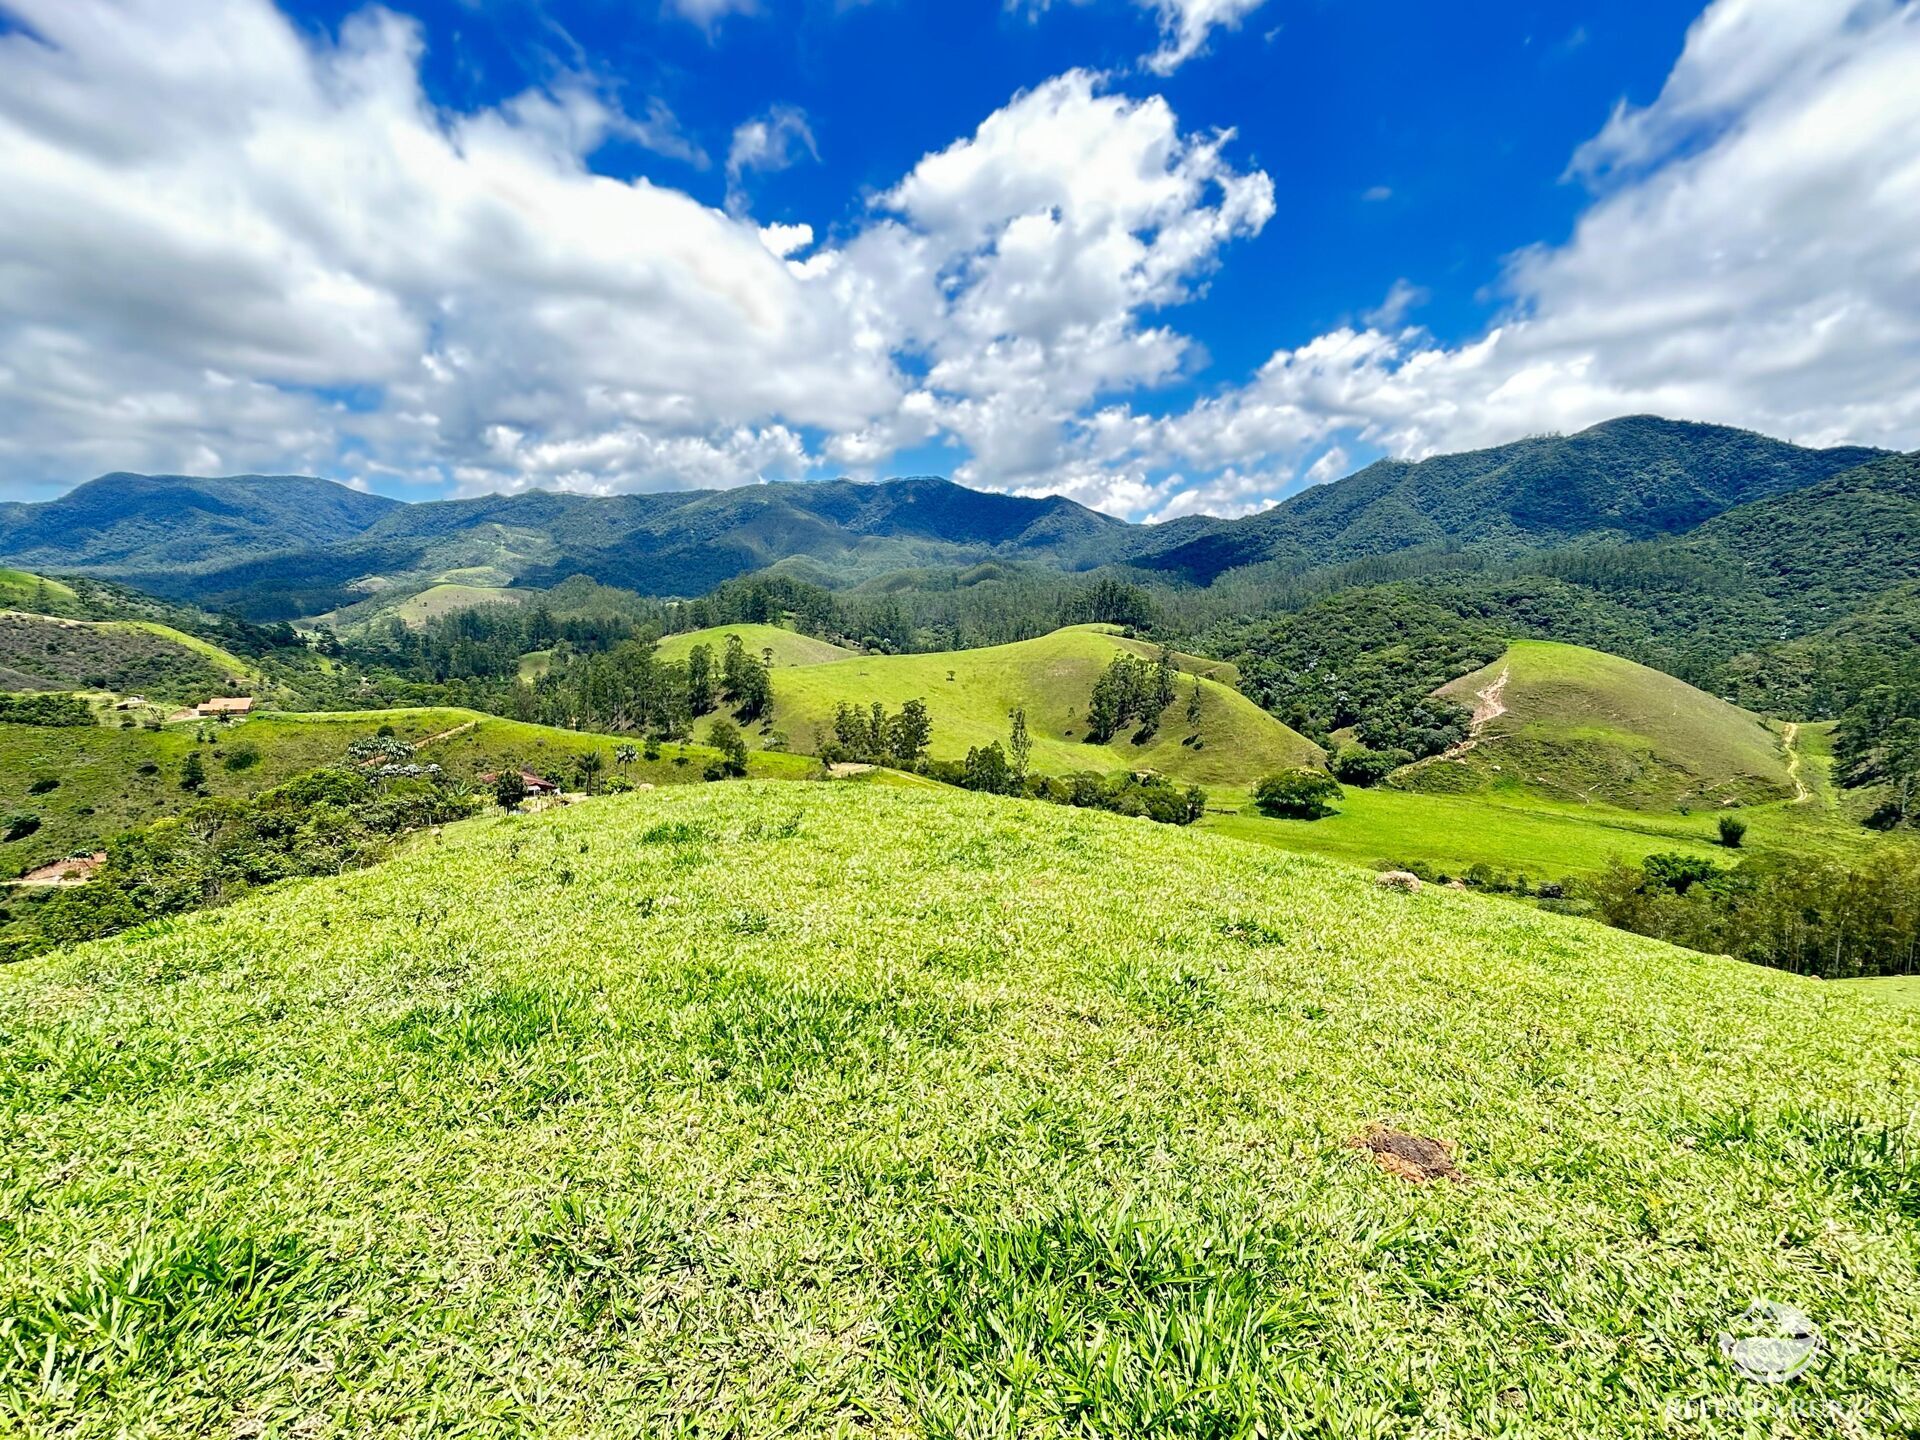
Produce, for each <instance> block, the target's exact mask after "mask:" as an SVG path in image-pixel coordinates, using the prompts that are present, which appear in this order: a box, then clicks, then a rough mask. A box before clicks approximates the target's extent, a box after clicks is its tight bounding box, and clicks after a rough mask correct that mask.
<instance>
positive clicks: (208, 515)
mask: <svg viewBox="0 0 1920 1440" xmlns="http://www.w3.org/2000/svg"><path fill="white" fill-rule="evenodd" d="M399 505H400V502H399V501H397V500H388V499H385V498H384V497H382V496H379V495H368V494H364V493H362V492H361V491H358V490H353V489H350V488H348V487H347V486H345V485H337V484H335V483H333V482H332V481H330V480H316V479H313V478H311V477H309V476H304V475H234V476H227V477H224V478H218V479H213V478H202V477H199V476H192V475H129V474H124V473H122V474H113V475H103V476H101V477H100V478H99V479H97V480H90V481H88V482H87V483H86V484H84V485H80V486H76V487H75V488H74V489H72V490H70V491H68V492H67V493H66V494H65V495H63V496H61V497H60V498H59V499H57V500H49V501H47V502H45V503H44V504H39V505H28V504H19V503H14V504H9V505H0V554H4V555H6V556H7V557H8V558H9V559H11V560H13V561H14V562H16V563H19V564H22V565H26V566H28V567H30V568H33V569H42V570H44V569H51V570H61V571H69V570H70V571H92V572H98V573H102V574H107V575H122V576H133V575H139V574H153V575H162V576H164V575H165V574H167V573H168V572H169V571H193V570H200V569H205V568H206V567H207V566H209V565H210V564H232V563H233V562H234V561H236V560H241V559H245V558H248V557H252V556H259V555H266V554H271V553H273V552H276V551H285V550H289V549H293V548H297V547H305V546H315V545H329V544H335V543H338V542H341V541H344V540H349V539H352V538H355V537H357V536H359V535H360V534H361V533H362V532H364V531H365V530H366V528H367V527H368V526H369V525H371V524H372V523H373V522H374V521H375V520H377V519H378V518H379V517H380V516H381V515H383V514H385V513H386V512H388V511H389V510H392V509H394V508H396V507H397V506H399Z"/></svg>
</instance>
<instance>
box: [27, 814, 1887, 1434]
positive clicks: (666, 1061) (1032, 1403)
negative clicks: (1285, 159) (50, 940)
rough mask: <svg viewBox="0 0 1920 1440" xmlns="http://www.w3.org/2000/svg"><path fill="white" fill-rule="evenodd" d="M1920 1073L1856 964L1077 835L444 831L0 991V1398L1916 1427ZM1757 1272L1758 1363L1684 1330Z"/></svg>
mask: <svg viewBox="0 0 1920 1440" xmlns="http://www.w3.org/2000/svg"><path fill="white" fill-rule="evenodd" d="M1147 898H1150V899H1151V903H1143V899H1147ZM1916 1062H1920V1013H1915V1012H1911V1011H1908V1010H1906V1009H1902V1008H1899V1007H1895V1006H1890V1005H1885V1004H1879V1003H1875V1002H1874V1001H1873V1000H1872V999H1871V998H1869V997H1866V996H1863V995H1861V994H1859V993H1858V992H1857V991H1856V990H1855V989H1854V988H1852V987H1847V986H1841V985H1834V984H1827V985H1822V984H1818V983H1815V982H1810V981H1805V980H1801V979H1798V978H1796V977H1793V976H1790V975H1786V974H1783V973H1779V972H1773V971H1767V970H1760V969H1754V968H1750V967H1746V966H1743V965H1740V964H1737V963H1735V962H1732V961H1727V960H1724V959H1720V958H1715V957H1710V956H1703V955H1697V954H1692V953H1688V952H1684V951H1680V950H1676V949H1672V948H1670V947H1667V946H1665V945H1661V944H1659V943H1656V942H1652V941H1647V940H1642V939H1639V938H1637V937H1634V936H1630V935H1625V934H1621V933H1617V932H1613V931H1609V930H1606V929H1603V928H1601V927H1599V926H1596V925H1591V924H1587V923H1584V922H1580V921H1576V920H1571V919H1567V918H1565V917H1560V916H1554V915H1548V914H1543V913H1539V912H1537V911H1533V910H1530V909H1528V908H1526V907H1522V906H1517V905H1512V904H1507V903H1502V902H1499V901H1492V900H1484V899H1481V898H1479V897H1475V896H1468V895H1456V894H1452V893H1449V892H1447V891H1445V890H1440V889H1431V888H1430V889H1428V890H1426V891H1424V892H1423V893H1421V894H1419V895H1412V896H1409V895H1402V894H1397V893H1391V892H1387V891H1383V890H1381V889H1379V888H1378V887H1376V886H1374V885H1373V884H1372V883H1370V881H1369V878H1368V877H1367V876H1366V875H1364V874H1362V873H1360V872H1358V871H1355V870H1352V869H1350V868H1347V867H1344V866H1338V865H1333V864H1329V863H1327V862H1324V861H1321V860H1316V859H1312V858H1307V857H1300V856H1294V855H1289V854H1286V853H1284V852H1281V851H1278V850H1275V849H1272V848H1263V847H1259V846H1252V845H1244V844H1240V843H1237V842H1235V841H1233V840H1230V839H1228V838H1225V837H1221V836H1212V835H1205V834H1199V835H1196V834H1192V833H1188V832H1182V831H1175V830H1171V829H1169V828H1167V827H1162V826H1156V825H1151V824H1141V823H1138V822H1134V821H1128V820H1123V819H1120V818H1118V817H1114V816H1109V815H1104V814H1099V813H1095V812H1088V811H1075V810H1068V809H1063V808H1058V807H1051V806H1045V805H1041V804H1034V803H1026V802H1010V801H1001V800H993V799H989V798H986V797H981V796H974V795H969V794H961V793H955V792H952V791H944V792H940V793H934V792H931V791H919V790H912V789H893V788H884V787H878V786H853V787H837V786H794V785H768V784H722V785H708V786H694V787H678V788H674V789H662V790H657V791H653V792H649V793H645V794H633V795H626V796H620V797H611V798H607V799H602V800H594V801H589V802H587V803H585V804H582V805H579V806H576V807H573V808H571V809H568V810H564V811H556V812H550V813H547V814H543V815H538V816H516V817H495V818H488V819H481V820H475V821H471V822H465V823H462V824H458V825H453V826H449V827H447V829H446V831H445V833H444V835H443V836H438V837H435V836H420V837H416V839H415V840H414V841H412V842H410V843H409V845H408V846H407V847H405V849H404V850H403V852H402V853H401V854H400V855H399V856H397V857H396V858H395V859H393V860H391V861H390V862H388V863H386V864H384V865H382V866H379V867H376V868H374V869H371V870H367V871H360V872H354V873H350V874H346V875H343V876H339V877H335V878H327V879H323V880H310V881H293V882H289V883H285V884H283V885H281V886H277V887H274V888H272V889H270V890H267V891H263V892H261V893H258V894H255V895H253V896H251V897H248V898H246V899H243V900H241V901H240V902H239V903H237V904H235V905H233V906H232V907H230V908H227V909H224V910H220V911H216V912H210V913H204V914H198V915H191V916H187V917H184V918H181V919H177V920H172V921H168V922H166V923H165V924H162V925H157V926H154V927H151V928H150V929H148V930H145V931H136V932H132V933H129V934H127V935H123V936H120V937H117V938H116V939H114V940H111V941H105V942H98V943H95V944H92V945H87V946H81V947H77V948H75V949H72V950H69V951H66V952H62V953H56V954H53V955H49V956H45V957H42V958H40V959H37V960H31V961H27V962H24V963H22V964H19V965H16V966H13V967H9V968H7V969H4V970H0V1115H4V1117H5V1123H6V1125H7V1135H8V1143H7V1147H6V1151H5V1155H6V1160H5V1167H6V1169H5V1176H6V1187H7V1194H8V1195H9V1196H11V1197H12V1199H11V1201H10V1203H9V1205H8V1206H7V1212H6V1213H7V1216H8V1219H7V1223H6V1224H5V1225H0V1327H4V1328H3V1329H0V1416H4V1417H5V1421H4V1427H3V1428H5V1429H6V1430H7V1431H8V1432H9V1433H12V1434H18V1435H20V1436H22V1437H26V1440H39V1437H51V1436H54V1435H59V1436H69V1437H95V1436H98V1437H118V1436H122V1435H154V1436H159V1435H169V1436H171V1435H184V1434H220V1435H231V1434H253V1435H274V1436H281V1435H285V1436H293V1435H298V1436H302V1437H306V1436H325V1435H334V1434H343V1435H344V1434H355V1435H381V1436H409V1435H421V1436H424V1435H441V1434H447V1433H450V1432H451V1431H458V1433H461V1434H463V1435H470V1436H492V1435H523V1434H529V1433H538V1434H541V1435H544V1436H551V1437H569V1440H570V1437H596V1440H598V1437H607V1440H613V1437H620V1440H626V1437H631V1436H634V1435H653V1434H696V1433H698V1434H731V1435H740V1436H762V1435H766V1436H771V1435H783V1436H814V1435H822V1436H826V1435H835V1436H838V1435H853V1434H862V1435H903V1436H904V1435H920V1434H934V1435H956V1436H957V1435H968V1436H973V1435H981V1436H1012V1435H1021V1436H1047V1437H1055V1436H1058V1437H1065V1436H1069V1435H1072V1436H1087V1435H1111V1436H1118V1435H1138V1434H1156V1435H1176V1434H1178V1435H1196V1436H1229V1435H1252V1434H1261V1435H1266V1436H1270V1437H1276V1440H1280V1437H1307V1436H1317V1437H1319V1436H1341V1437H1356V1440H1386V1437H1396V1440H1397V1437H1404V1436H1409V1435H1426V1436H1442V1435H1473V1436H1515V1437H1518V1436H1527V1437H1536V1436H1547V1437H1568V1440H1604V1437H1629V1436H1633V1437H1639V1436H1645V1435H1649V1434H1673V1435H1685V1436H1718V1435H1761V1434H1815V1433H1821V1434H1826V1433H1831V1434H1850V1435H1893V1434H1898V1433H1903V1432H1904V1431H1905V1430H1906V1428H1907V1427H1908V1426H1909V1424H1910V1422H1911V1419H1912V1417H1913V1416H1914V1415H1915V1414H1916V1413H1920V1371H1917V1370H1916V1367H1915V1366H1914V1364H1913V1363H1912V1362H1913V1360H1914V1357H1915V1356H1916V1355H1920V1227H1917V1226H1916V1224H1915V1221H1916V1219H1917V1218H1920V1161H1916V1159H1915V1152H1914V1150H1913V1148H1912V1144H1911V1140H1910V1137H1909V1135H1908V1130H1907V1127H1908V1126H1910V1124H1911V1123H1912V1118H1913V1116H1914V1114H1915V1112H1916V1109H1917V1108H1920V1063H1916ZM1376 1126H1386V1127H1390V1128H1392V1129H1395V1130H1398V1131H1402V1132H1405V1133H1408V1134H1411V1135H1415V1136H1421V1137H1428V1138H1432V1139H1434V1140H1437V1141H1444V1142H1446V1144H1447V1145H1448V1146H1449V1147H1451V1156H1452V1161H1453V1163H1454V1164H1455V1165H1457V1167H1458V1171H1459V1174H1460V1178H1459V1179H1458V1180H1452V1179H1444V1178H1443V1179H1435V1180H1431V1181H1429V1182H1427V1183H1424V1184H1415V1183H1410V1182H1409V1181H1407V1180H1405V1179H1403V1178H1400V1177H1399V1176H1398V1175H1396V1174H1394V1173H1390V1172H1389V1171H1388V1170H1387V1169H1385V1168H1383V1167H1381V1166H1380V1165H1377V1164H1376V1163H1374V1160H1373V1158H1372V1157H1371V1156H1370V1155H1369V1154H1367V1153H1366V1152H1365V1151H1364V1150H1362V1149H1360V1148H1356V1146H1355V1145H1354V1144H1353V1143H1350V1142H1352V1141H1354V1140H1355V1139H1356V1137H1363V1136H1366V1135H1368V1134H1370V1133H1373V1127H1376ZM1763 1296H1764V1297H1768V1298H1771V1299H1774V1300H1778V1301H1781V1302H1785V1303H1790V1304H1792V1305H1795V1306H1797V1307H1798V1308H1800V1309H1801V1310H1803V1311H1804V1312H1805V1313H1806V1314H1807V1315H1809V1316H1810V1317H1812V1318H1813V1320H1814V1321H1815V1323H1816V1324H1817V1325H1818V1326H1819V1329H1820V1331H1821V1334H1822V1337H1823V1342H1824V1346H1823V1350H1822V1352H1821V1353H1820V1354H1819V1356H1818V1358H1817V1359H1816V1360H1815V1361H1814V1362H1813V1364H1812V1366H1811V1368H1809V1369H1808V1370H1807V1371H1806V1373H1804V1374H1803V1375H1801V1376H1800V1377H1799V1378H1798V1379H1796V1380H1795V1381H1794V1382H1793V1383H1792V1385H1791V1386H1787V1387H1772V1386H1765V1385H1760V1384H1757V1383H1756V1382H1753V1381H1751V1380H1748V1379H1745V1378H1743V1377H1742V1376H1741V1375H1740V1374H1738V1373H1737V1372H1736V1371H1735V1369H1734V1368H1733V1367H1732V1366H1731V1365H1730V1364H1729V1362H1728V1360H1727V1359H1726V1357H1725V1356H1724V1355H1723V1353H1722V1350H1721V1347H1720V1345H1719V1344H1718V1342H1717V1340H1716V1335H1717V1334H1718V1333H1719V1332H1721V1331H1724V1330H1727V1329H1728V1328H1729V1327H1736V1328H1737V1321H1738V1317H1740V1316H1741V1315H1742V1314H1743V1313H1744V1312H1746V1311H1747V1309H1748V1308H1749V1306H1751V1305H1752V1303H1753V1302H1754V1300H1755V1299H1756V1297H1763ZM1788 1402H1791V1404H1792V1405H1793V1406H1794V1407H1795V1408H1794V1409H1792V1410H1791V1411H1789V1410H1785V1409H1782V1408H1779V1407H1783V1406H1785V1405H1786V1404H1787V1403H1788ZM1755 1414H1759V1415H1760V1416H1761V1417H1762V1418H1761V1419H1759V1420H1757V1421H1756V1420H1753V1419H1752V1418H1750V1417H1751V1416H1753V1415H1755ZM1743 1416H1745V1417H1748V1418H1741V1417H1743ZM1793 1416H1814V1417H1816V1418H1815V1419H1814V1420H1812V1421H1807V1422H1804V1423H1803V1422H1802V1421H1801V1420H1797V1419H1794V1418H1792V1417H1793ZM1768 1417H1774V1418H1768ZM1780 1417H1786V1418H1780Z"/></svg>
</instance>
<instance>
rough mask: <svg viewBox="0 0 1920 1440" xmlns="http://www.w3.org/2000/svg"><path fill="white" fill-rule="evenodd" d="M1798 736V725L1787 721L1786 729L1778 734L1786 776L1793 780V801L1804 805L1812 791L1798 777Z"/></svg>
mask: <svg viewBox="0 0 1920 1440" xmlns="http://www.w3.org/2000/svg"><path fill="white" fill-rule="evenodd" d="M1799 738H1800V727H1799V726H1798V725H1796V724H1794V723H1793V722H1792V721H1788V722H1787V728H1786V730H1785V731H1784V732H1783V733H1782V734H1781V736H1780V743H1781V745H1783V746H1784V747H1785V748H1786V752H1787V778H1788V779H1789V780H1791V781H1792V782H1793V803H1794V804H1796V805H1804V804H1806V803H1807V802H1808V801H1809V800H1811V799H1813V792H1812V791H1811V790H1809V789H1807V782H1806V781H1804V780H1802V779H1801V778H1800V747H1799V745H1798V744H1796V743H1795V742H1796V741H1798V740H1799Z"/></svg>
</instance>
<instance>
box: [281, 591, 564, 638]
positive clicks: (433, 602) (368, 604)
mask: <svg viewBox="0 0 1920 1440" xmlns="http://www.w3.org/2000/svg"><path fill="white" fill-rule="evenodd" d="M539 594H540V592H539V591H538V590H508V589H502V588H500V587H497V586H492V585H470V584H460V583H448V584H443V585H429V586H428V587H427V588H426V589H424V590H417V591H415V592H414V593H413V594H411V595H408V596H405V597H404V598H401V599H394V598H391V597H389V596H384V595H382V596H375V597H373V598H372V599H369V600H363V601H361V602H360V603H358V604H356V605H349V606H347V607H346V608H345V609H343V610H336V611H334V612H333V613H332V614H330V615H322V616H320V617H318V619H317V620H316V622H315V623H317V624H326V625H328V626H331V627H332V628H334V629H336V630H342V631H344V630H351V629H354V628H355V627H357V626H363V625H367V624H370V623H372V622H374V621H376V620H399V621H400V622H402V623H403V624H405V625H408V626H411V627H413V628H414V629H418V628H419V627H421V626H422V625H425V624H426V623H427V622H428V621H431V620H438V619H441V618H442V617H444V616H447V615H451V614H453V613H454V612H455V611H457V610H471V609H473V608H474V607H476V606H479V605H519V604H524V603H525V602H526V601H527V600H529V599H533V598H535V597H537V596H538V595H539Z"/></svg>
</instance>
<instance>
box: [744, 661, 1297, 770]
mask: <svg viewBox="0 0 1920 1440" xmlns="http://www.w3.org/2000/svg"><path fill="white" fill-rule="evenodd" d="M1139 650H1140V647H1139V646H1138V645H1137V644H1136V643H1135V642H1130V641H1127V640H1124V639H1122V638H1121V637H1119V636H1117V635H1113V634H1110V633H1108V632H1107V631H1106V630H1105V629H1103V628H1101V627H1099V626H1093V625H1076V626H1070V627H1068V628H1067V629H1064V630H1056V631H1054V632H1053V633H1052V634H1051V635H1043V636H1041V637H1040V638H1039V639H1037V640H1022V641H1019V642H1017V643H1015V644H1012V645H994V646H989V647H987V648H985V649H981V650H952V651H945V652H942V653H939V654H933V655H861V656H857V657H855V658H854V659H851V660H840V661H836V662H834V663H832V664H827V665H809V666H807V667H805V668H803V669H797V670H790V671H789V670H782V671H779V672H778V673H776V674H775V675H774V677H773V708H772V712H771V718H770V722H769V724H770V728H772V729H775V730H779V731H782V732H783V733H785V734H786V735H787V737H788V739H789V742H790V743H791V744H792V745H793V746H794V747H795V748H796V749H806V750H812V749H813V748H814V747H815V743H816V742H815V735H816V733H817V734H818V735H819V736H821V737H823V738H824V739H827V740H830V739H832V737H833V715H834V710H835V709H836V707H837V706H839V705H840V704H842V703H845V704H849V705H860V706H865V705H869V704H871V703H872V702H874V701H876V700H877V701H880V702H881V703H883V704H884V705H886V707H887V708H888V709H889V710H894V709H897V708H898V707H899V706H901V705H903V704H905V703H906V702H907V701H908V700H914V699H920V700H925V701H926V702H927V709H928V711H929V712H930V713H931V715H932V717H933V742H932V745H931V746H930V752H931V754H932V755H933V757H934V758H935V759H941V760H958V759H962V758H964V757H965V755H966V753H967V751H968V750H969V749H970V748H972V747H974V746H984V745H989V744H992V743H993V742H995V741H998V742H1000V744H1001V746H1002V747H1003V748H1004V746H1005V745H1006V743H1007V734H1008V727H1009V723H1010V722H1009V716H1010V715H1011V714H1012V712H1013V711H1014V710H1015V709H1023V710H1025V711H1026V716H1027V728H1028V731H1029V732H1030V734H1031V735H1032V738H1033V761H1032V765H1033V769H1034V770H1035V771H1036V772H1039V773H1043V774H1049V775H1066V774H1071V773H1073V772H1075V771H1086V770H1091V771H1097V772H1100V773H1109V772H1112V771H1115V770H1122V769H1133V770H1147V769H1151V770H1159V771H1162V772H1164V773H1165V774H1167V775H1170V776H1175V777H1177V778H1179V779H1183V780H1193V781H1198V782H1199V783H1201V784H1211V783H1226V784H1251V783H1252V782H1253V781H1255V780H1257V779H1258V778H1259V777H1260V776H1262V775H1266V774H1270V773H1271V772H1273V771H1275V770H1281V769H1286V768H1288V767H1290V766H1296V765H1312V764H1318V763H1319V762H1320V761H1321V760H1322V759H1323V758H1324V757H1323V756H1322V753H1321V751H1320V749H1319V747H1318V746H1316V745H1314V744H1313V742H1312V741H1310V740H1308V739H1306V738H1305V737H1304V736H1302V735H1299V734H1296V733H1295V732H1294V731H1292V730H1289V729H1288V728H1287V727H1286V726H1284V725H1282V724H1281V723H1280V722H1279V721H1278V720H1275V719H1274V718H1273V717H1272V716H1271V715H1269V714H1267V713H1266V712H1265V711H1264V710H1262V709H1261V708H1260V707H1259V706H1257V705H1255V704H1254V703H1253V702H1252V701H1251V700H1248V699H1247V698H1246V697H1245V696H1244V695H1241V694H1239V693H1237V692H1236V691H1233V690H1230V689H1228V688H1227V687H1226V686H1225V685H1222V684H1220V683H1219V682H1218V681H1214V680H1208V679H1204V678H1201V677H1199V676H1195V677H1192V678H1190V679H1185V680H1182V681H1181V682H1180V685H1179V695H1178V698H1177V699H1176V700H1175V701H1174V703H1173V704H1172V705H1170V706H1169V707H1168V708H1167V711H1166V714H1165V716H1164V717H1163V718H1162V721H1161V724H1160V728H1159V731H1158V732H1157V733H1156V734H1155V735H1154V737H1153V738H1152V739H1151V740H1150V741H1148V742H1146V743H1144V744H1138V745H1136V744H1134V743H1133V741H1132V739H1131V731H1130V730H1129V731H1127V732H1123V733H1121V734H1118V735H1115V736H1114V737H1113V739H1112V740H1111V741H1109V742H1108V743H1106V744H1104V745H1090V744H1088V743H1086V733H1087V729H1086V713H1087V700H1088V697H1089V696H1090V694H1091V693H1092V690H1093V685H1094V681H1095V680H1097V679H1098V678H1099V676H1100V672H1101V671H1102V670H1104V669H1105V668H1106V666H1107V665H1108V663H1109V662H1111V660H1112V659H1113V657H1114V656H1115V655H1116V654H1122V653H1125V654H1133V653H1138V651H1139ZM1189 663H1191V664H1194V665H1196V666H1201V667H1204V666H1206V665H1207V664H1208V662H1206V661H1191V662H1189ZM1196 684H1197V685H1198V686H1199V687H1200V691H1201V704H1200V719H1199V721H1198V722H1197V723H1190V722H1189V721H1188V720H1187V717H1186V706H1187V701H1188V697H1189V694H1190V691H1191V688H1192V686H1193V685H1196Z"/></svg>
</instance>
